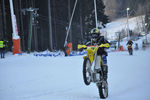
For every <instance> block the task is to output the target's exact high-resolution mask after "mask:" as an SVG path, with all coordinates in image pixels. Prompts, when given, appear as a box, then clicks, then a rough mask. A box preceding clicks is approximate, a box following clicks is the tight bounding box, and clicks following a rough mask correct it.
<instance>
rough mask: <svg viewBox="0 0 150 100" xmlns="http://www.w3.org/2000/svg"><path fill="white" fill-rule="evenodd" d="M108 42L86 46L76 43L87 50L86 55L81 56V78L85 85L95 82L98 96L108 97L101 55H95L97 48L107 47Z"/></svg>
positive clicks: (104, 66) (105, 66)
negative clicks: (82, 60)
mask: <svg viewBox="0 0 150 100" xmlns="http://www.w3.org/2000/svg"><path fill="white" fill-rule="evenodd" d="M108 46H109V44H106V45H105V44H102V45H100V46H89V47H88V46H86V45H78V49H79V48H84V49H85V50H86V51H87V55H86V56H84V57H83V59H84V62H83V79H84V83H85V84H86V85H90V83H91V82H94V83H96V85H97V87H98V91H99V96H100V98H103V99H105V98H107V97H108V83H107V80H105V79H104V73H103V70H104V68H107V65H104V63H103V60H102V56H97V50H98V48H99V47H108Z"/></svg>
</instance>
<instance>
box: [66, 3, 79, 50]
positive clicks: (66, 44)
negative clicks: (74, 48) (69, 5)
mask: <svg viewBox="0 0 150 100" xmlns="http://www.w3.org/2000/svg"><path fill="white" fill-rule="evenodd" d="M77 1H78V0H76V1H75V4H74V8H73V12H72V15H71V18H70V22H69V27H68V29H67V35H66V38H65V43H64V47H65V46H66V45H67V38H68V35H69V31H70V27H71V23H72V19H73V16H74V12H75V9H76V5H77Z"/></svg>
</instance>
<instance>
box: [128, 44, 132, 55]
mask: <svg viewBox="0 0 150 100" xmlns="http://www.w3.org/2000/svg"><path fill="white" fill-rule="evenodd" d="M127 47H128V52H129V55H133V49H132V45H130V44H128V45H127Z"/></svg>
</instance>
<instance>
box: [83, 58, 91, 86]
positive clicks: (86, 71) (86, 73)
mask: <svg viewBox="0 0 150 100" xmlns="http://www.w3.org/2000/svg"><path fill="white" fill-rule="evenodd" d="M90 68H91V62H90V59H89V58H85V59H84V62H83V80H84V83H85V84H86V85H90V83H91V72H90V70H91V69H90Z"/></svg>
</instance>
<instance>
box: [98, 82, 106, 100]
mask: <svg viewBox="0 0 150 100" xmlns="http://www.w3.org/2000/svg"><path fill="white" fill-rule="evenodd" d="M97 87H98V91H99V96H100V98H101V99H106V98H107V97H108V83H107V81H103V82H101V83H99V84H97Z"/></svg>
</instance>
